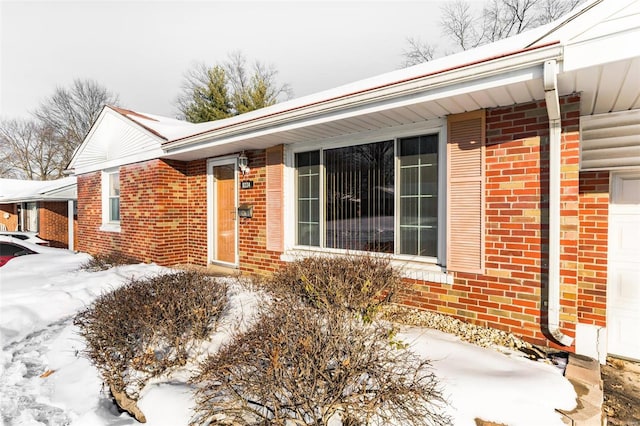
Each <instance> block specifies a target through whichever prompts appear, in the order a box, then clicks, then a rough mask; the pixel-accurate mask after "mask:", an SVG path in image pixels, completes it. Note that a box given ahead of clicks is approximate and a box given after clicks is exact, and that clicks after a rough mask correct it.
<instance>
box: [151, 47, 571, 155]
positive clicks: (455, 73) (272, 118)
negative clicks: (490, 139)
mask: <svg viewBox="0 0 640 426" xmlns="http://www.w3.org/2000/svg"><path fill="white" fill-rule="evenodd" d="M562 53H563V48H562V45H560V44H559V43H553V44H551V45H547V46H543V47H539V48H532V49H530V50H526V51H523V52H519V53H515V54H511V55H506V56H502V57H498V58H496V59H491V58H488V59H487V60H486V61H484V62H483V61H476V62H474V63H471V64H465V65H461V66H460V68H454V69H450V70H441V71H437V72H433V73H431V74H428V75H425V76H422V77H416V78H412V79H407V80H404V81H399V82H395V83H389V84H387V85H383V86H380V87H377V88H372V89H368V90H362V91H359V92H357V93H353V94H345V95H343V96H338V97H336V98H333V99H327V100H325V101H319V102H315V103H312V104H309V105H299V106H292V107H290V108H289V109H288V110H284V111H279V112H278V111H276V112H274V113H272V114H269V115H266V116H262V117H258V118H255V119H251V120H248V121H243V122H239V123H236V124H230V125H228V126H226V127H220V128H217V129H213V130H211V131H208V132H204V133H202V134H198V135H194V136H190V137H187V138H184V139H179V140H176V141H173V142H167V143H165V144H164V145H163V148H164V149H165V150H166V151H167V153H168V154H174V153H178V152H187V151H190V150H191V149H198V148H202V147H203V144H215V143H219V140H220V139H222V138H225V137H231V136H232V135H237V134H244V135H243V138H246V137H255V136H258V135H259V133H260V131H262V132H264V133H275V132H278V131H282V130H286V128H284V129H283V127H281V126H285V125H286V124H289V125H291V126H292V127H293V128H295V127H304V126H307V125H310V124H317V123H318V122H328V121H333V120H335V119H336V116H339V117H340V118H342V116H343V115H341V114H339V113H342V114H344V115H348V114H349V111H353V110H357V109H358V108H363V107H366V106H370V105H371V104H372V103H384V106H381V107H380V106H379V107H378V108H379V109H389V108H391V107H395V106H401V105H395V104H393V102H392V101H393V100H394V99H397V98H407V97H410V96H412V95H420V94H423V95H424V97H425V98H424V99H423V98H422V97H420V98H413V99H412V100H411V101H410V102H409V103H417V102H424V101H428V99H427V97H429V96H433V94H432V93H433V92H434V91H437V90H439V89H444V88H445V87H448V86H452V85H456V84H459V85H468V84H470V83H471V82H474V81H477V80H480V79H487V78H490V77H495V76H500V75H505V74H507V73H510V72H514V71H519V70H523V69H524V70H526V69H529V68H533V67H536V66H537V67H541V66H542V64H543V63H544V62H545V61H546V60H549V59H556V60H557V59H560V58H561V57H562ZM541 72H542V71H541V68H540V74H539V75H535V73H532V74H531V75H530V76H529V77H528V78H530V79H533V78H539V77H540V76H541ZM439 97H441V96H438V98H439ZM387 102H388V103H387ZM374 110H375V109H372V110H371V111H365V112H374ZM358 113H359V114H362V113H363V111H362V110H360V111H358ZM321 115H322V117H318V116H321ZM314 117H317V120H314V121H313V122H312V121H310V119H311V118H314ZM296 121H298V123H297V125H296V124H294V123H295V122H296ZM278 126H280V127H278ZM274 127H277V129H274Z"/></svg>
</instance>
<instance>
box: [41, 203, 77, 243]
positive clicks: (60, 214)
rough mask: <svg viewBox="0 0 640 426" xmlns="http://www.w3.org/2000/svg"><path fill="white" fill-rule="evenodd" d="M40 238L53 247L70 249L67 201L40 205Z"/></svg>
mask: <svg viewBox="0 0 640 426" xmlns="http://www.w3.org/2000/svg"><path fill="white" fill-rule="evenodd" d="M38 220H39V224H38V236H39V237H40V238H42V239H44V240H47V241H49V244H50V245H51V247H61V248H68V247H69V216H68V203H67V202H66V201H46V202H40V203H38Z"/></svg>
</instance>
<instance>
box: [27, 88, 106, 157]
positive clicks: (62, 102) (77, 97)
mask: <svg viewBox="0 0 640 426" xmlns="http://www.w3.org/2000/svg"><path fill="white" fill-rule="evenodd" d="M117 103H118V96H117V95H115V94H113V93H111V92H109V91H108V90H107V89H106V88H104V87H102V86H101V85H100V84H98V83H97V82H96V81H94V80H80V79H76V80H74V81H73V83H72V85H71V87H70V88H63V87H58V88H56V91H55V92H54V94H53V95H52V96H50V97H48V98H46V99H45V100H44V101H43V102H42V103H41V104H40V107H39V108H38V109H37V110H36V111H35V112H34V116H35V117H36V118H37V119H38V121H40V122H41V123H42V124H43V125H45V126H47V127H49V128H51V129H53V131H54V135H55V137H56V139H57V141H58V148H59V149H60V150H61V151H62V153H63V155H62V161H63V162H66V163H68V162H69V161H70V160H71V157H72V156H73V152H74V151H75V149H76V148H77V147H78V146H80V144H81V143H82V141H83V140H84V138H85V136H86V135H87V133H88V132H89V129H90V128H91V126H92V125H93V123H94V122H95V121H96V119H97V118H98V115H99V114H100V111H102V108H103V107H104V106H105V105H115V104H117ZM64 166H66V164H64Z"/></svg>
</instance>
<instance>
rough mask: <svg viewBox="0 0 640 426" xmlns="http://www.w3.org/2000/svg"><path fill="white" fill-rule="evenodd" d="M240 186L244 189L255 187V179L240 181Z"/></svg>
mask: <svg viewBox="0 0 640 426" xmlns="http://www.w3.org/2000/svg"><path fill="white" fill-rule="evenodd" d="M240 188H242V189H251V188H253V181H252V180H243V181H242V182H240Z"/></svg>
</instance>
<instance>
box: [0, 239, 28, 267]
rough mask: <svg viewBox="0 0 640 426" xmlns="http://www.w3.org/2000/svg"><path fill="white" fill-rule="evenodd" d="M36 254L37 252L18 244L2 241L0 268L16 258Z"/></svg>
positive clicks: (0, 246) (0, 244)
mask: <svg viewBox="0 0 640 426" xmlns="http://www.w3.org/2000/svg"><path fill="white" fill-rule="evenodd" d="M35 253H36V252H35V251H33V250H31V249H29V248H27V247H25V246H23V245H21V244H20V243H18V242H14V241H4V240H0V266H3V265H4V264H5V263H7V262H8V261H10V260H11V259H13V258H14V257H18V256H24V255H27V254H35Z"/></svg>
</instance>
